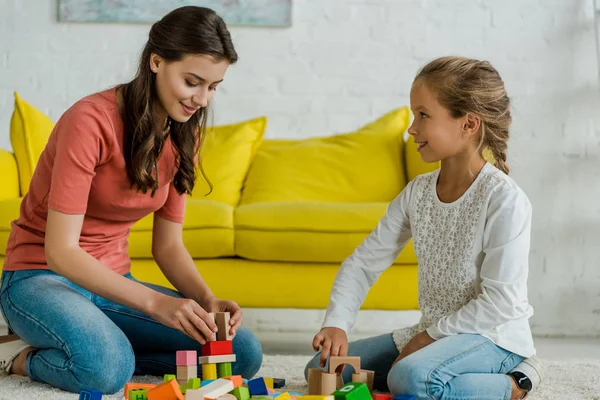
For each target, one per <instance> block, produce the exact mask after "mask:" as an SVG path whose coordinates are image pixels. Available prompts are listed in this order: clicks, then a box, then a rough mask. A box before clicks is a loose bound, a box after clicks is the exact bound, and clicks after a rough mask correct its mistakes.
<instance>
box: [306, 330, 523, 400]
mask: <svg viewBox="0 0 600 400" xmlns="http://www.w3.org/2000/svg"><path fill="white" fill-rule="evenodd" d="M348 355H349V356H360V360H361V368H362V369H365V370H371V371H374V372H375V380H374V385H373V386H374V388H375V389H376V390H381V391H385V392H388V391H389V392H391V394H392V396H396V395H399V394H409V395H413V396H415V397H416V398H417V399H418V400H425V399H427V400H432V399H439V400H442V399H443V400H509V399H510V395H511V392H512V383H511V378H510V377H509V376H508V375H506V373H507V372H509V371H510V370H511V369H512V368H513V367H515V366H516V365H517V364H519V363H520V362H521V361H522V360H523V358H522V357H521V356H519V355H517V354H514V353H511V352H509V351H506V350H504V349H502V348H501V347H498V346H496V345H495V344H494V343H493V342H491V341H490V340H489V339H487V338H485V337H483V336H480V335H470V334H462V335H454V336H449V337H446V338H443V339H441V340H438V341H436V342H434V343H432V344H430V345H429V346H427V347H424V348H423V349H421V350H419V351H417V352H415V353H413V354H411V355H409V356H408V357H405V358H403V359H402V360H400V361H399V362H398V363H397V364H396V365H394V366H393V367H392V363H393V362H394V361H395V360H396V358H397V357H398V355H399V352H398V349H397V348H396V344H395V343H394V341H393V339H392V335H391V334H385V335H381V336H376V337H372V338H368V339H363V340H358V341H355V342H351V343H349V346H348ZM319 356H320V353H319V354H317V355H316V356H315V357H314V358H313V359H312V360H311V361H310V362H309V363H308V365H307V366H306V370H305V376H306V377H307V376H308V368H319ZM325 368H328V366H327V365H326V366H325ZM352 372H353V368H352V367H351V366H346V367H345V368H344V372H343V374H342V376H343V378H344V382H348V381H351V380H352Z"/></svg>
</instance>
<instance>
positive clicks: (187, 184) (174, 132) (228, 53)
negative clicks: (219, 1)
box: [121, 6, 237, 195]
mask: <svg viewBox="0 0 600 400" xmlns="http://www.w3.org/2000/svg"><path fill="white" fill-rule="evenodd" d="M153 53H154V54H157V55H158V56H160V57H161V58H162V59H164V60H165V61H166V62H174V61H180V60H181V59H183V58H184V56H186V55H189V54H202V55H209V56H212V57H214V58H215V59H216V60H217V61H222V60H226V61H228V62H229V63H230V64H233V63H235V62H236V61H237V53H236V52H235V49H234V47H233V43H232V41H231V36H230V34H229V31H228V30H227V26H226V25H225V22H224V21H223V20H222V19H221V17H219V16H218V15H217V14H216V13H215V12H214V11H213V10H211V9H209V8H204V7H195V6H185V7H180V8H177V9H175V10H173V11H171V12H170V13H168V14H167V15H165V16H164V17H163V18H162V19H161V20H160V21H158V22H156V23H155V24H153V25H152V28H151V29H150V34H149V37H148V41H147V43H146V45H145V46H144V50H143V51H142V54H141V57H140V61H139V66H138V71H137V74H136V76H135V78H134V79H133V80H132V81H131V82H129V83H126V84H124V85H122V86H121V89H122V94H123V100H124V106H123V110H122V118H123V122H124V128H125V136H124V137H125V139H124V148H123V154H124V157H125V165H126V169H127V175H128V176H129V179H130V181H131V185H132V187H135V188H136V189H137V190H138V191H141V192H142V193H146V192H147V191H148V190H150V191H151V193H152V195H154V193H155V191H156V189H157V188H158V186H159V182H158V179H159V177H158V169H157V168H156V166H157V162H158V158H159V157H160V153H161V151H162V146H163V144H164V141H165V140H166V135H165V134H164V133H163V132H164V127H163V126H157V124H156V121H155V119H154V116H153V109H154V107H155V105H156V103H157V102H158V98H157V94H156V81H155V79H156V77H155V74H154V73H152V72H151V71H150V56H151V55H152V54H153ZM208 112H209V107H208V106H207V107H204V108H201V109H199V110H198V111H196V113H195V114H194V115H192V117H191V118H190V119H189V120H188V121H187V122H185V123H180V122H177V121H175V120H173V119H171V118H168V124H169V126H170V133H169V134H170V135H171V142H172V144H173V147H174V150H175V154H176V157H177V163H176V164H177V165H176V166H177V172H176V173H175V177H174V180H173V183H174V186H175V188H176V190H177V192H178V193H179V194H183V193H187V194H190V193H191V192H192V190H193V188H194V183H195V180H196V171H195V159H196V157H197V156H198V153H199V151H200V150H201V147H202V144H203V142H204V136H205V133H206V121H207V116H208ZM199 165H200V172H201V173H202V175H203V176H204V177H205V178H206V176H205V174H204V170H203V169H202V162H201V160H200V162H199ZM207 181H208V179H207Z"/></svg>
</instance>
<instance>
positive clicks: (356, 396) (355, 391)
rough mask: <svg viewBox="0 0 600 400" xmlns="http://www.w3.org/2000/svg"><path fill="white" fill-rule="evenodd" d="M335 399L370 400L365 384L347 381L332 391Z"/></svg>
mask: <svg viewBox="0 0 600 400" xmlns="http://www.w3.org/2000/svg"><path fill="white" fill-rule="evenodd" d="M333 397H335V400H372V398H371V393H370V392H369V388H368V387H367V384H366V383H364V382H348V383H346V384H345V385H344V386H342V387H341V388H340V389H338V390H336V391H335V392H334V393H333Z"/></svg>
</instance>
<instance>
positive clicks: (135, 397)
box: [128, 389, 148, 400]
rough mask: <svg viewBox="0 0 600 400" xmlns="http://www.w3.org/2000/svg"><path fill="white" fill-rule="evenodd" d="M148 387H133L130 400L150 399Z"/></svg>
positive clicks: (129, 394)
mask: <svg viewBox="0 0 600 400" xmlns="http://www.w3.org/2000/svg"><path fill="white" fill-rule="evenodd" d="M147 393H148V389H131V390H130V391H129V393H128V398H129V399H130V400H148V396H147Z"/></svg>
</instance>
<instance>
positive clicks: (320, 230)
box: [234, 202, 417, 264]
mask: <svg viewBox="0 0 600 400" xmlns="http://www.w3.org/2000/svg"><path fill="white" fill-rule="evenodd" d="M387 205H388V203H354V204H352V203H318V202H270V203H256V204H248V205H244V206H240V207H238V208H236V210H235V211H234V220H235V249H236V255H237V256H239V257H243V258H247V259H250V260H257V261H280V262H286V261H288V262H327V263H331V262H335V263H339V262H342V261H344V260H345V259H346V257H348V256H349V255H350V254H352V252H353V251H354V249H355V248H356V247H357V246H358V245H359V244H360V243H361V242H362V241H363V240H364V238H365V237H366V236H367V235H368V234H369V233H371V231H373V229H374V228H375V226H376V225H377V223H378V222H379V220H380V219H381V217H382V216H383V215H384V214H385V211H386V209H387ZM395 263H396V264H416V263H417V258H416V256H415V253H414V250H413V248H412V242H411V243H410V244H409V245H408V246H407V247H406V248H405V249H404V250H403V251H402V253H400V255H399V256H398V258H397V260H396V262H395Z"/></svg>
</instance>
